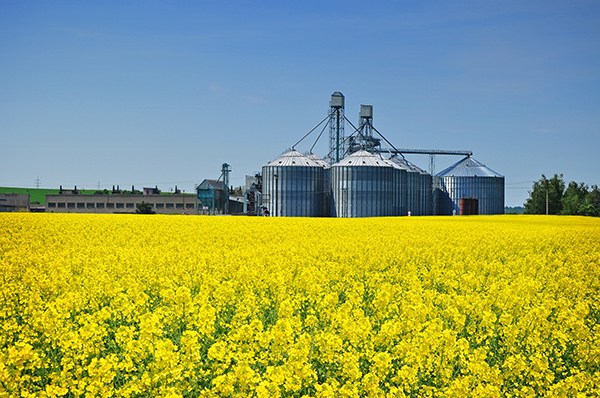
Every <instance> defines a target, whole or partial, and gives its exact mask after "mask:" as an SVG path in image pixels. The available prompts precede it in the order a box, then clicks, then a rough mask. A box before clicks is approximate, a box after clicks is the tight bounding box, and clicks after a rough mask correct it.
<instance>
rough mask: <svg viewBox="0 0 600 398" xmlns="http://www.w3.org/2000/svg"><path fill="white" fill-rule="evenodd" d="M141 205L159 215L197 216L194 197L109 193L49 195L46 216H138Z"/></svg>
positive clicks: (66, 192)
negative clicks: (93, 214) (147, 205)
mask: <svg viewBox="0 0 600 398" xmlns="http://www.w3.org/2000/svg"><path fill="white" fill-rule="evenodd" d="M141 202H144V203H148V204H149V205H150V207H151V209H152V210H153V211H154V212H155V213H157V214H197V212H198V207H197V203H196V202H197V200H196V196H195V195H185V194H173V195H161V194H150V195H148V194H147V195H144V194H141V193H136V194H128V193H110V194H109V193H106V194H92V195H84V194H81V193H76V190H74V191H64V192H63V193H59V194H49V195H46V212H47V213H50V212H52V213H100V214H109V213H135V211H136V206H137V205H138V204H140V203H141Z"/></svg>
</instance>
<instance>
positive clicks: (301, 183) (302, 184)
mask: <svg viewBox="0 0 600 398" xmlns="http://www.w3.org/2000/svg"><path fill="white" fill-rule="evenodd" d="M262 174H263V205H264V206H266V208H267V210H268V211H269V212H270V214H271V215H272V216H282V217H322V216H323V215H324V214H323V209H324V205H323V192H324V187H323V175H324V167H323V166H322V165H319V164H318V163H316V162H314V161H313V160H310V159H309V158H307V157H306V156H304V155H302V154H301V153H300V152H298V151H296V150H293V149H292V150H290V151H288V152H286V153H284V154H283V155H281V156H280V157H278V158H277V159H275V160H273V161H272V162H270V163H268V164H266V165H264V166H263V167H262Z"/></svg>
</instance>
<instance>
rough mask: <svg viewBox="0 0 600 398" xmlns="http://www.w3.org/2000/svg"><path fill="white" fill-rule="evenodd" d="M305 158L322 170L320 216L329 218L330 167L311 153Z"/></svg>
mask: <svg viewBox="0 0 600 398" xmlns="http://www.w3.org/2000/svg"><path fill="white" fill-rule="evenodd" d="M334 94H335V93H334ZM306 157H307V158H308V159H310V160H312V161H313V162H315V163H317V164H318V165H319V166H321V167H322V168H323V192H322V195H323V196H322V203H323V210H322V213H323V214H322V215H323V217H329V213H330V207H331V205H330V203H331V185H330V182H329V178H330V171H331V165H330V164H329V163H327V162H326V161H325V160H323V159H321V158H320V157H318V156H317V155H315V154H314V153H312V152H311V153H308V154H307V155H306Z"/></svg>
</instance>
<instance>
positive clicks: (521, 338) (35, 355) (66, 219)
mask: <svg viewBox="0 0 600 398" xmlns="http://www.w3.org/2000/svg"><path fill="white" fill-rule="evenodd" d="M0 291H1V294H0V397H13V396H14V397H19V396H21V397H28V396H32V397H33V396H35V397H63V396H64V397H96V396H98V397H158V396H164V397H214V396H222V397H230V396H232V397H246V396H256V397H302V396H318V397H467V396H472V397H551V396H552V397H553V396H564V397H576V396H597V395H599V394H600V387H599V386H600V334H599V330H600V305H599V300H598V294H599V292H600V219H592V218H582V217H553V216H550V217H548V216H471V217H403V218H371V219H309V218H293V219H292V218H262V217H261V218H259V217H210V216H190V217H183V216H159V215H152V216H143V215H90V214H82V215H76V214H15V213H3V214H0Z"/></svg>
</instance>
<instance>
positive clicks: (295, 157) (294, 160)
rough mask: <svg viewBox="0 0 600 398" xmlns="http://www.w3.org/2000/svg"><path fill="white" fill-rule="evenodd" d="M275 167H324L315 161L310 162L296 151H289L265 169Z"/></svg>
mask: <svg viewBox="0 0 600 398" xmlns="http://www.w3.org/2000/svg"><path fill="white" fill-rule="evenodd" d="M273 166H305V167H322V166H321V165H319V164H318V163H317V162H315V161H314V160H310V159H309V158H307V157H306V156H304V155H303V154H301V153H300V152H298V151H296V150H295V149H292V150H289V151H287V152H286V153H284V154H283V155H281V156H279V157H278V158H277V159H275V160H273V161H272V162H269V163H267V164H266V165H265V167H273Z"/></svg>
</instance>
